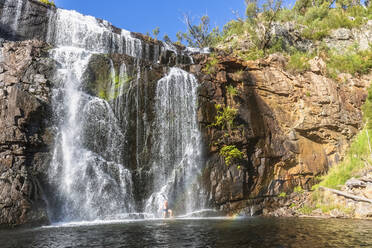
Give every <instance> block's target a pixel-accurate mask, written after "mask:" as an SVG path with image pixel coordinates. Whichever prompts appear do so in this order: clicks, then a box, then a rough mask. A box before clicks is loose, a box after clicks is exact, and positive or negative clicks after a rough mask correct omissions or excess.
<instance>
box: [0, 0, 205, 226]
mask: <svg viewBox="0 0 372 248" xmlns="http://www.w3.org/2000/svg"><path fill="white" fill-rule="evenodd" d="M5 5H6V6H7V10H8V12H4V13H2V16H1V19H0V22H1V24H2V25H4V26H6V27H10V29H11V30H12V32H13V33H12V35H13V36H14V37H16V34H17V28H21V27H18V26H19V23H20V22H19V20H20V18H21V19H22V18H27V14H28V8H30V3H29V2H28V1H27V0H6V2H5ZM47 15H48V20H49V23H48V25H46V24H45V26H47V27H48V28H47V32H46V33H45V40H46V41H47V42H49V43H50V44H53V45H54V49H52V50H51V51H50V56H51V57H52V58H53V59H54V60H55V61H56V63H57V69H56V73H55V76H54V84H55V87H54V89H53V96H52V105H53V110H54V117H55V122H56V132H55V144H54V149H53V158H52V162H51V165H50V168H49V171H48V176H49V183H48V187H49V188H48V189H47V191H48V206H49V213H50V218H51V220H52V221H54V222H55V221H81V220H96V219H112V218H123V217H125V216H127V215H126V214H128V213H134V212H147V213H148V215H146V216H159V209H160V208H161V206H162V205H163V202H164V200H166V199H167V200H169V201H170V203H171V204H172V208H173V209H174V210H175V213H176V214H185V213H189V212H191V211H193V210H199V209H201V208H203V206H204V200H203V199H204V198H205V197H204V196H203V192H202V189H201V188H200V187H199V185H200V184H199V183H198V177H199V175H200V170H201V164H202V161H201V154H200V153H201V138H200V133H199V130H198V125H197V123H198V122H197V114H196V110H197V86H198V84H197V81H196V79H195V77H194V76H192V75H191V74H189V73H187V72H185V71H183V70H181V69H178V68H170V69H169V70H168V71H169V72H168V74H167V75H166V76H165V77H163V78H162V79H160V80H158V79H159V78H160V77H159V76H156V77H157V80H156V81H155V82H154V81H151V82H150V81H149V79H148V78H147V77H148V74H151V73H150V72H151V70H153V69H152V68H153V66H154V67H157V68H159V67H160V63H161V61H162V60H163V59H164V57H163V56H164V55H165V54H169V53H168V52H167V51H172V52H173V53H176V54H178V55H177V56H176V59H175V60H174V62H177V63H178V62H182V61H183V60H182V58H181V59H180V57H179V55H180V54H179V51H178V50H177V49H176V48H175V47H173V46H171V45H170V44H164V43H155V44H148V43H144V42H143V41H142V40H140V39H137V38H134V37H132V34H131V33H130V32H128V31H126V30H119V29H117V28H114V27H113V26H111V24H110V23H108V22H106V21H102V20H98V19H96V18H94V17H90V16H84V15H81V14H79V13H77V12H75V11H68V10H62V9H57V10H55V11H49V12H48V13H47ZM40 37H41V36H40ZM186 53H188V52H187V51H186ZM98 54H104V55H108V56H107V57H110V55H112V54H121V55H126V56H127V55H128V56H130V57H131V58H132V60H130V62H128V61H124V62H123V61H121V62H120V64H119V65H118V64H115V63H117V61H116V62H115V61H113V59H111V58H110V59H109V68H110V69H109V70H108V73H107V74H109V75H110V79H109V81H110V82H109V87H108V89H107V92H106V93H107V97H101V98H100V97H96V96H94V94H91V93H88V92H87V90H86V84H87V82H86V81H85V80H86V78H85V73H86V71H87V68H88V67H89V65H90V62H91V61H92V59H93V57H94V56H96V55H98ZM128 56H127V57H128ZM143 61H146V63H147V66H146V65H145V66H143V65H144V63H143ZM114 62H115V63H114ZM146 63H145V64H146ZM149 63H150V64H152V65H151V66H148V65H149ZM163 69H164V68H162V70H163ZM154 74H156V73H154ZM141 184H144V185H146V187H145V189H141V190H139V189H138V188H139V185H141Z"/></svg>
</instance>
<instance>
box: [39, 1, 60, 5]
mask: <svg viewBox="0 0 372 248" xmlns="http://www.w3.org/2000/svg"><path fill="white" fill-rule="evenodd" d="M39 1H40V2H42V3H45V4H47V5H50V6H54V7H55V6H56V5H55V3H54V0H39Z"/></svg>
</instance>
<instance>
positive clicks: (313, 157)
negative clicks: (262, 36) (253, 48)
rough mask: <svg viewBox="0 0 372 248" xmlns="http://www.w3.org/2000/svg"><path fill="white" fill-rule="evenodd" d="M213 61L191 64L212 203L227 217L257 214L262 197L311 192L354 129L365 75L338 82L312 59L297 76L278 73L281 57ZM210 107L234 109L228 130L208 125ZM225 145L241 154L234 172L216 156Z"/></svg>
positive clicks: (365, 84) (265, 204)
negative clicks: (297, 189) (197, 85)
mask: <svg viewBox="0 0 372 248" xmlns="http://www.w3.org/2000/svg"><path fill="white" fill-rule="evenodd" d="M216 59H217V61H218V63H214V66H213V70H209V71H208V72H206V70H205V69H204V71H203V69H202V68H206V67H208V66H209V65H210V60H211V59H210V58H207V57H205V56H197V58H196V59H195V61H197V62H198V63H197V64H196V65H193V66H191V71H192V72H193V73H195V74H196V75H198V77H199V81H200V83H201V86H200V92H199V121H200V124H201V127H202V130H203V135H204V141H205V145H206V147H205V149H206V150H205V154H206V157H207V161H206V167H205V170H204V175H203V180H204V183H205V185H206V187H207V188H208V192H209V200H210V201H211V203H212V204H214V205H215V206H217V207H219V208H220V209H221V210H223V211H225V212H227V213H229V214H232V213H243V214H248V215H249V214H259V213H262V211H263V209H264V208H266V207H269V205H270V204H271V203H270V201H269V200H268V199H269V198H271V197H275V196H277V195H279V194H280V193H282V192H286V193H290V192H292V190H293V188H294V187H295V186H298V185H299V186H301V187H302V188H304V189H311V186H312V185H313V184H315V183H316V182H317V179H316V178H317V176H320V175H322V174H324V173H325V172H326V171H327V170H328V168H329V167H331V166H333V165H335V164H337V163H338V162H339V161H341V160H342V158H343V155H344V153H345V151H346V149H347V148H348V145H349V143H350V140H351V139H352V138H353V137H354V135H355V134H357V132H358V131H359V129H360V128H361V125H362V113H361V106H362V104H363V103H364V101H365V99H366V96H367V93H366V88H367V87H368V85H369V80H370V78H371V77H370V76H364V77H360V78H351V77H347V80H346V81H345V83H338V82H336V81H335V80H332V79H330V78H327V77H326V76H325V75H324V74H323V72H324V71H325V68H324V66H325V65H324V62H323V63H322V61H321V59H319V58H315V59H314V60H313V61H311V65H312V66H311V68H312V69H311V71H307V72H305V73H303V74H291V73H288V72H286V71H285V69H284V68H285V64H286V59H285V58H284V57H282V56H281V55H276V54H274V55H271V56H269V57H268V58H267V59H262V60H258V61H249V62H243V61H239V60H237V59H235V58H231V57H229V56H226V55H223V54H220V55H217V57H216V58H214V60H216ZM231 87H233V89H235V90H231V89H232V88H231ZM217 105H220V106H222V107H223V108H224V107H230V108H232V109H236V110H237V114H236V116H235V117H234V120H233V125H232V127H230V128H221V127H216V126H213V123H214V122H215V118H216V117H217V116H218V115H219V114H218V111H217V110H216V106H217ZM211 124H212V125H211ZM226 145H229V146H231V145H233V146H235V147H237V148H238V149H239V150H240V151H242V152H243V154H244V158H243V160H242V161H240V162H239V165H240V166H239V167H237V166H227V165H226V164H225V161H224V159H223V157H221V156H220V155H219V151H220V149H221V148H222V147H223V146H226ZM252 206H253V207H252Z"/></svg>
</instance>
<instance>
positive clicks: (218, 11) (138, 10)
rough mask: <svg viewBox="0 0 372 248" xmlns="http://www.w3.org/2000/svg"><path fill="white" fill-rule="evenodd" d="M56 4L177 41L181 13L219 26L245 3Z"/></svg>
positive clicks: (121, 0) (118, 0)
mask: <svg viewBox="0 0 372 248" xmlns="http://www.w3.org/2000/svg"><path fill="white" fill-rule="evenodd" d="M55 2H56V5H57V6H58V7H61V8H65V9H74V10H76V11H78V12H80V13H83V14H86V15H92V16H95V17H98V18H102V19H105V20H108V21H109V22H111V23H112V24H113V25H115V26H117V27H119V28H124V29H127V30H130V31H134V32H141V33H146V32H150V33H151V31H152V30H153V29H154V28H156V27H157V26H159V27H160V35H159V37H163V36H164V34H168V35H169V36H170V37H171V39H173V40H176V38H175V36H176V33H177V31H185V25H184V23H183V21H182V16H183V13H188V14H190V16H193V17H195V18H198V17H199V18H200V17H201V16H203V15H204V14H208V15H209V16H210V18H211V23H212V24H215V25H218V26H220V27H222V26H223V25H224V24H225V23H226V22H228V21H229V20H231V19H233V18H235V16H234V15H233V13H232V11H239V12H240V14H241V15H243V14H244V10H245V4H244V0H157V1H156V0H104V1H102V0H55Z"/></svg>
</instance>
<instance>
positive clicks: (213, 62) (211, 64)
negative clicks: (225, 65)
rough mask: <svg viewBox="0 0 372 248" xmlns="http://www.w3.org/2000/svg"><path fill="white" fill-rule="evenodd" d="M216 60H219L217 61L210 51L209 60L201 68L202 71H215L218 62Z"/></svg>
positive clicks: (209, 72) (211, 72) (210, 72)
mask: <svg viewBox="0 0 372 248" xmlns="http://www.w3.org/2000/svg"><path fill="white" fill-rule="evenodd" d="M218 62H219V61H218V59H217V57H216V55H215V54H213V53H212V54H211V55H210V56H209V60H208V62H207V63H206V65H205V68H204V69H203V71H204V72H205V73H207V74H213V73H215V72H216V65H217V64H218Z"/></svg>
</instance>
